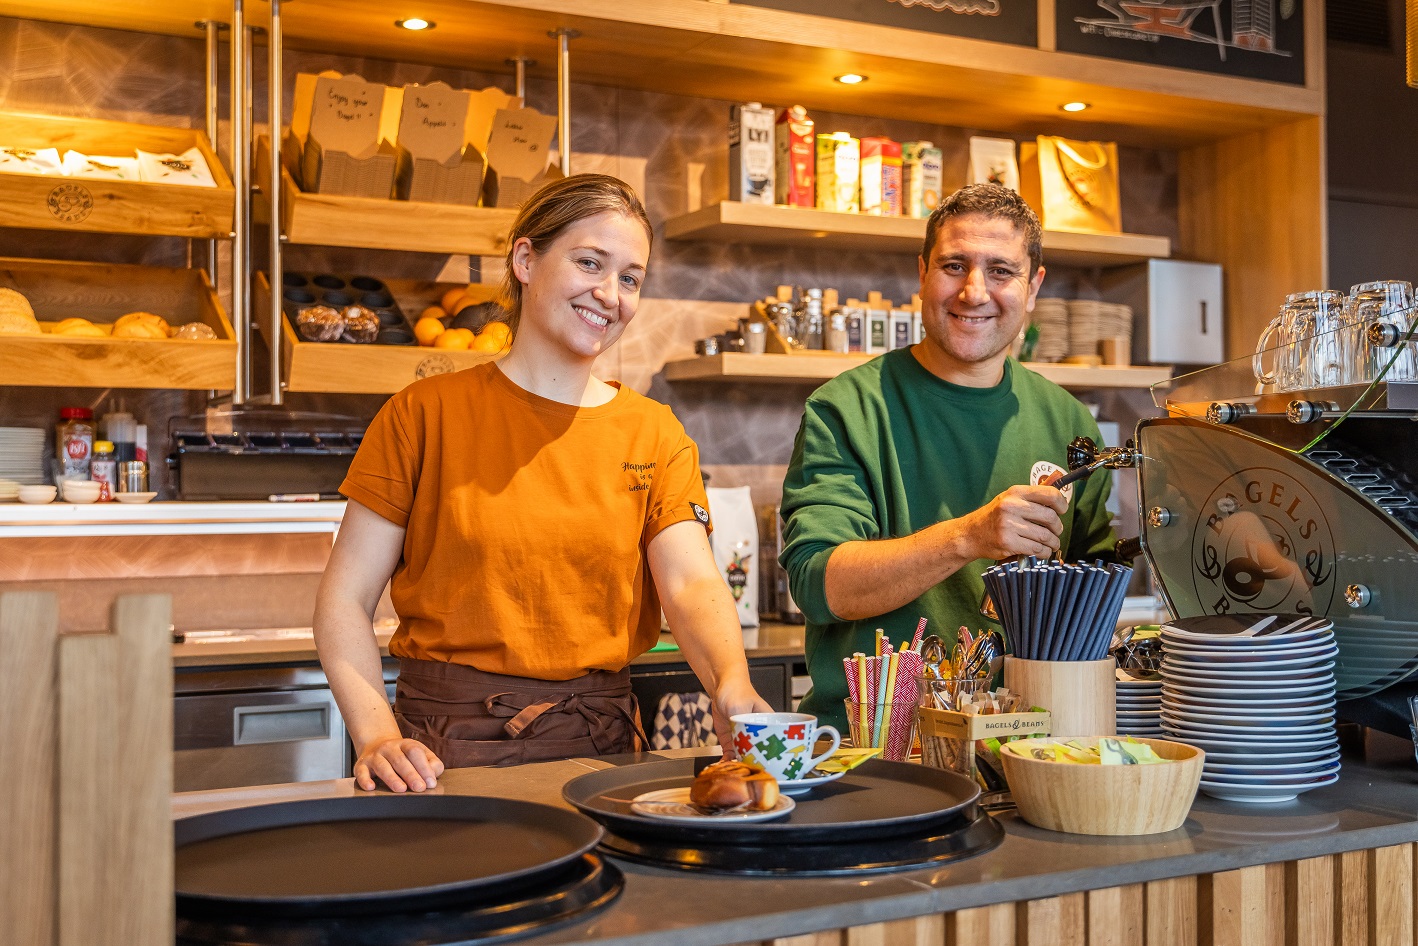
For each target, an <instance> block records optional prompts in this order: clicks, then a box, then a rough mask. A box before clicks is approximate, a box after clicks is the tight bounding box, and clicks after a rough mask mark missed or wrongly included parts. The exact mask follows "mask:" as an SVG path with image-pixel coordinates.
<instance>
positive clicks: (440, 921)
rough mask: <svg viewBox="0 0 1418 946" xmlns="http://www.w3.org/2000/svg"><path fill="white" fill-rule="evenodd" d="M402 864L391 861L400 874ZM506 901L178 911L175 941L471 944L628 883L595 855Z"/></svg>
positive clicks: (525, 928) (495, 939)
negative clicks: (347, 911) (342, 912)
mask: <svg viewBox="0 0 1418 946" xmlns="http://www.w3.org/2000/svg"><path fill="white" fill-rule="evenodd" d="M401 866H402V865H401V864H391V865H389V870H390V871H393V872H397V871H398V870H399V869H400V867H401ZM537 880H538V882H537V885H536V886H535V887H532V888H528V889H524V890H521V891H518V892H515V893H513V894H511V895H508V896H506V897H504V898H503V899H494V900H483V899H479V900H477V901H475V902H472V903H468V904H463V905H461V906H458V907H451V908H445V909H441V910H435V911H431V912H429V911H411V912H409V913H391V914H381V915H374V916H365V915H360V916H352V917H333V918H332V917H295V918H286V917H241V918H235V917H232V918H224V917H189V916H184V915H182V914H181V913H179V914H178V917H177V946H236V944H240V946H445V944H446V946H454V944H456V946H467V944H468V943H470V942H476V943H479V944H486V943H500V942H504V941H506V940H510V939H517V938H519V937H522V936H530V935H531V934H533V933H540V932H545V931H546V930H548V929H550V928H553V927H556V926H560V925H562V924H564V923H572V922H575V921H576V920H580V919H583V918H585V917H586V916H588V915H589V914H591V913H594V912H595V911H596V910H599V909H600V908H602V907H604V906H606V905H607V904H608V903H610V902H611V901H612V900H614V899H615V898H616V897H617V896H619V894H620V892H621V890H622V889H623V888H624V886H625V878H624V877H623V876H622V875H621V872H620V871H619V870H618V869H617V868H616V867H615V865H613V864H610V863H608V862H607V861H605V860H603V859H602V858H600V857H599V856H597V855H596V854H584V855H582V856H581V858H580V859H579V860H577V861H576V862H574V863H572V864H570V865H567V866H565V867H562V868H559V869H558V870H556V871H554V872H553V873H552V874H551V875H539V876H538V878H537Z"/></svg>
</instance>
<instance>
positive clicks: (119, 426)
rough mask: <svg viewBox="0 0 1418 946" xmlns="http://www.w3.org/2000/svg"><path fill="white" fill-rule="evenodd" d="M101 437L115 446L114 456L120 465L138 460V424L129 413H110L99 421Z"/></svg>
mask: <svg viewBox="0 0 1418 946" xmlns="http://www.w3.org/2000/svg"><path fill="white" fill-rule="evenodd" d="M98 432H99V436H101V437H103V439H105V440H107V441H109V442H110V443H112V444H113V455H114V459H116V460H117V461H118V462H119V463H123V462H125V461H128V460H136V459H138V455H137V443H136V441H137V439H138V438H137V435H138V424H137V422H136V421H135V420H134V419H133V415H132V414H130V413H128V412H127V411H109V412H108V413H107V414H104V415H103V417H101V418H100V419H99V430H98Z"/></svg>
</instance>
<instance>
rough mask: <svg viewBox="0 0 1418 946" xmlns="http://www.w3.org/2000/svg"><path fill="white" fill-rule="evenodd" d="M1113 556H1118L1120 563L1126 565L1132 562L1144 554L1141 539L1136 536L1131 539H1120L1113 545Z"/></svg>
mask: <svg viewBox="0 0 1418 946" xmlns="http://www.w3.org/2000/svg"><path fill="white" fill-rule="evenodd" d="M1113 554H1114V555H1116V556H1117V558H1118V561H1119V562H1122V563H1123V564H1124V565H1126V564H1127V563H1128V562H1131V561H1132V560H1133V559H1135V558H1137V557H1138V556H1139V555H1141V554H1142V539H1141V537H1138V536H1134V537H1133V538H1131V539H1119V540H1118V541H1117V542H1115V543H1113Z"/></svg>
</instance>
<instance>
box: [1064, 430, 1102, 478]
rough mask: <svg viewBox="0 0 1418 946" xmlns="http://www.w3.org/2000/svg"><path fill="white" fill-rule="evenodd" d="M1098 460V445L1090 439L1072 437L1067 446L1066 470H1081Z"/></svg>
mask: <svg viewBox="0 0 1418 946" xmlns="http://www.w3.org/2000/svg"><path fill="white" fill-rule="evenodd" d="M1096 459H1098V445H1097V444H1096V443H1094V442H1093V438H1092V437H1074V438H1073V439H1072V440H1071V441H1069V444H1068V468H1069V469H1070V470H1077V469H1081V468H1083V467H1085V466H1088V465H1089V464H1091V463H1092V462H1093V461H1094V460H1096Z"/></svg>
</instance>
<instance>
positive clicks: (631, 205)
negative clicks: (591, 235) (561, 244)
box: [498, 174, 655, 335]
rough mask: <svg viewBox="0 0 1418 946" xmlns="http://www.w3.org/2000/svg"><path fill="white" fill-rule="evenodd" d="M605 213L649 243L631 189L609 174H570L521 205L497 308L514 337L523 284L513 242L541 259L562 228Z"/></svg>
mask: <svg viewBox="0 0 1418 946" xmlns="http://www.w3.org/2000/svg"><path fill="white" fill-rule="evenodd" d="M607 211H614V212H616V213H621V214H624V215H625V216H627V217H630V218H631V219H633V220H638V221H640V225H641V226H642V227H644V228H645V236H646V238H647V239H648V240H650V241H651V243H653V242H654V239H655V237H654V232H653V230H652V229H651V227H650V218H649V216H648V215H647V214H646V213H645V205H644V204H642V203H641V202H640V198H639V197H636V196H635V192H634V191H633V190H631V189H630V185H628V184H626V183H625V182H624V181H622V180H619V179H618V178H614V177H611V176H610V175H609V174H573V175H572V176H571V177H567V178H562V179H561V180H559V181H553V182H552V183H550V184H548V185H547V186H545V187H543V188H542V189H541V190H539V191H537V192H536V193H535V194H533V195H532V197H531V199H530V200H528V201H527V203H526V204H525V205H523V207H522V212H521V213H519V214H517V219H516V221H514V222H513V224H512V230H511V232H510V233H508V235H507V270H506V272H504V273H503V274H502V285H501V286H500V287H499V290H498V302H500V303H501V304H502V307H503V308H504V309H506V310H507V323H508V324H509V325H510V326H511V327H512V332H513V334H514V335H515V334H516V332H517V323H518V322H519V321H520V320H521V318H522V282H521V280H519V279H518V278H517V274H516V273H515V272H514V271H513V269H512V254H513V252H514V251H515V250H516V247H517V241H518V240H520V239H522V238H524V237H525V238H526V239H528V240H530V241H531V242H532V249H533V250H534V251H535V252H537V253H545V252H546V251H547V250H548V248H550V247H551V245H552V243H553V242H555V241H556V238H557V237H559V236H561V233H562V231H563V230H565V229H566V228H567V227H569V226H571V225H572V224H573V223H576V222H577V221H579V220H585V219H586V218H587V217H594V216H595V215H596V214H601V213H606V212H607Z"/></svg>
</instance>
